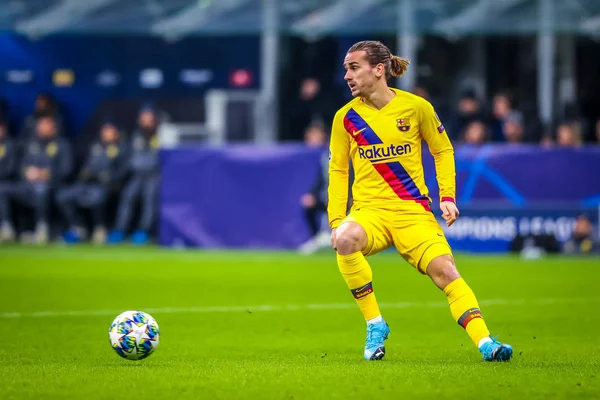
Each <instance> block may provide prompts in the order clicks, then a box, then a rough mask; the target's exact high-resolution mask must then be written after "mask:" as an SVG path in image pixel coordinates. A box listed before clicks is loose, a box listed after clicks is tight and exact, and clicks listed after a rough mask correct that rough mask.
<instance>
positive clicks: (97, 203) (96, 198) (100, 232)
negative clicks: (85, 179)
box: [77, 184, 109, 244]
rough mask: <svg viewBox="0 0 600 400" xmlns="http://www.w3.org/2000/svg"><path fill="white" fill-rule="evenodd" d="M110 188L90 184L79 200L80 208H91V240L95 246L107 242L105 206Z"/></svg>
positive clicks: (104, 185)
mask: <svg viewBox="0 0 600 400" xmlns="http://www.w3.org/2000/svg"><path fill="white" fill-rule="evenodd" d="M108 190H109V186H108V185H107V184H88V185H85V191H84V192H83V193H82V195H81V196H79V198H78V199H77V201H78V204H79V206H80V207H85V208H89V209H90V210H91V213H92V223H93V227H94V228H93V231H92V235H91V240H92V242H93V243H94V244H103V243H104V242H106V217H105V211H104V209H105V206H106V198H107V196H108Z"/></svg>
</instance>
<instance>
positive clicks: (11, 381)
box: [0, 246, 600, 400]
mask: <svg viewBox="0 0 600 400" xmlns="http://www.w3.org/2000/svg"><path fill="white" fill-rule="evenodd" d="M370 262H371V265H372V267H373V270H374V277H375V279H374V289H375V293H376V295H377V298H378V300H379V302H380V304H381V308H382V312H383V315H384V317H385V318H386V319H387V321H388V322H389V324H390V327H391V329H392V332H391V335H390V338H389V340H388V341H387V342H386V349H387V355H386V358H385V360H384V361H382V362H367V361H364V360H363V359H362V350H363V344H364V338H365V325H364V321H363V320H362V316H361V314H360V312H359V310H358V308H357V307H356V306H355V304H354V299H353V298H352V296H351V295H350V293H349V291H348V289H347V288H346V286H345V283H344V281H343V279H342V277H341V275H340V274H339V272H338V269H337V266H336V264H335V256H334V254H333V252H329V251H327V252H324V253H319V254H317V255H314V256H300V255H297V254H293V253H288V252H242V251H231V252H208V251H174V250H164V249H159V248H146V249H139V248H131V247H123V248H94V247H79V248H65V247H45V248H44V247H40V248H36V247H18V246H14V247H12V246H11V247H0V399H7V400H8V399H54V398H56V399H106V398H121V397H127V398H157V399H230V398H231V399H237V398H248V399H347V398H360V399H367V398H369V399H370V398H373V399H379V398H393V399H400V398H403V399H404V398H406V399H417V398H444V399H484V398H485V399H488V398H498V399H548V398H555V399H576V398H582V399H583V398H600V345H599V343H600V342H599V340H598V331H599V330H600V313H599V312H598V307H599V306H600V292H598V282H599V281H600V260H599V259H597V258H596V259H593V258H587V259H585V258H548V259H543V260H535V261H525V260H521V259H519V258H515V257H508V256H507V257H503V256H489V257H475V256H466V255H459V256H457V264H458V266H459V270H460V271H461V273H462V275H463V277H464V278H465V279H466V280H467V282H468V283H469V284H470V286H471V287H472V288H473V290H474V291H475V293H476V295H477V296H478V298H479V300H480V305H481V308H482V312H483V314H484V317H485V319H486V321H487V323H488V326H489V327H490V328H491V330H492V333H493V334H494V335H499V340H501V341H505V342H507V343H510V344H512V345H513V347H514V349H515V357H514V358H513V360H512V361H511V362H510V363H503V364H500V363H485V362H483V361H482V360H481V358H480V355H479V353H478V352H477V350H476V349H475V347H474V345H473V344H472V343H471V342H470V340H469V339H468V337H467V335H466V333H465V332H464V331H463V330H462V329H461V328H460V327H459V326H458V325H457V324H456V322H454V321H453V320H452V318H451V316H450V311H449V310H448V307H447V305H446V299H445V296H444V295H443V293H442V292H441V291H439V290H438V289H436V288H435V287H434V285H433V284H432V283H431V282H430V280H429V279H428V278H426V277H424V276H421V275H420V274H419V273H417V272H416V271H414V270H413V269H412V268H411V267H410V266H408V264H406V263H405V262H404V261H403V260H402V259H401V258H400V257H399V256H397V255H396V254H395V253H384V254H380V255H377V256H374V257H371V258H370ZM128 309H141V310H145V311H148V312H150V314H152V315H153V316H154V317H155V318H156V319H157V321H158V324H159V326H160V330H161V343H160V346H159V347H158V349H157V351H156V352H155V353H154V354H153V355H152V356H151V357H149V358H148V359H146V360H143V361H138V362H132V361H127V360H124V359H121V358H120V357H118V356H117V354H116V353H115V352H114V351H113V350H112V349H111V347H110V345H109V341H108V327H109V325H110V323H111V321H112V319H113V318H114V317H115V316H116V315H117V314H118V313H120V312H121V311H125V310H128Z"/></svg>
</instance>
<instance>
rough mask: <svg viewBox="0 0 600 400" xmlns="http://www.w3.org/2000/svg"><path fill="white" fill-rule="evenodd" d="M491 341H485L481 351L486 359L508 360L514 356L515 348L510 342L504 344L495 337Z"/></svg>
mask: <svg viewBox="0 0 600 400" xmlns="http://www.w3.org/2000/svg"><path fill="white" fill-rule="evenodd" d="M490 339H492V341H491V342H487V343H484V344H483V345H482V346H481V347H480V348H479V351H480V352H481V355H482V356H483V359H484V361H508V360H510V359H511V358H512V355H513V348H512V346H511V345H509V344H503V343H500V342H498V341H497V340H496V338H493V337H492V336H490Z"/></svg>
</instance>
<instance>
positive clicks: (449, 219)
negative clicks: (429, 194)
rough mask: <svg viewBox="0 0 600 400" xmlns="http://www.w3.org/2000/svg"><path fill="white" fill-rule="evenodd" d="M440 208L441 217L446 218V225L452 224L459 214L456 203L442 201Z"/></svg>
mask: <svg viewBox="0 0 600 400" xmlns="http://www.w3.org/2000/svg"><path fill="white" fill-rule="evenodd" d="M440 208H441V209H442V218H444V219H445V220H446V226H450V225H452V224H453V223H454V221H456V219H457V218H458V216H459V215H460V213H459V212H458V208H457V207H456V204H454V203H453V202H451V201H442V202H441V203H440Z"/></svg>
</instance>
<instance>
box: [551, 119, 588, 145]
mask: <svg viewBox="0 0 600 400" xmlns="http://www.w3.org/2000/svg"><path fill="white" fill-rule="evenodd" d="M556 142H557V144H558V146H560V147H580V146H581V144H582V141H581V130H580V129H579V125H578V124H576V123H568V122H564V123H562V124H560V125H559V126H558V129H557V130H556Z"/></svg>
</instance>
